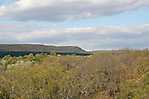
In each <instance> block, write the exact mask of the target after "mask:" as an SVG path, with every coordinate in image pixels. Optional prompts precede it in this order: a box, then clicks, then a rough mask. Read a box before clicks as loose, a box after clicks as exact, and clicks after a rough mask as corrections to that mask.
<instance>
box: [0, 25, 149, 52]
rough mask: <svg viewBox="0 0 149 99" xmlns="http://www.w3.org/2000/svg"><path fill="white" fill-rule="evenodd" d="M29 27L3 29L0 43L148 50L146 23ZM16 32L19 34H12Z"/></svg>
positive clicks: (0, 34)
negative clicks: (132, 24)
mask: <svg viewBox="0 0 149 99" xmlns="http://www.w3.org/2000/svg"><path fill="white" fill-rule="evenodd" d="M5 27H6V26H5ZM9 27H11V26H9ZM29 27H30V26H28V27H27V26H26V27H25V28H24V29H23V31H21V30H22V28H23V27H22V28H20V27H17V26H16V28H14V30H13V29H12V28H10V29H7V30H5V29H4V30H5V33H4V32H3V29H1V31H0V42H1V43H18V42H19V43H42V44H52V45H53V44H55V45H76V46H80V47H83V48H86V49H115V48H147V47H148V48H149V45H148V42H149V24H145V25H140V26H128V27H118V26H107V27H76V28H75V27H73V28H70V27H69V28H60V27H57V28H51V29H49V28H33V29H30V28H29ZM27 28H29V30H27ZM15 29H17V30H18V31H19V32H15ZM10 31H13V33H12V32H10Z"/></svg>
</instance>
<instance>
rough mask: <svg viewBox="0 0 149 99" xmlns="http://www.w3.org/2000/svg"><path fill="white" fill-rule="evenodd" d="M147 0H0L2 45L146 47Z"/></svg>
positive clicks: (148, 23) (93, 48)
mask: <svg viewBox="0 0 149 99" xmlns="http://www.w3.org/2000/svg"><path fill="white" fill-rule="evenodd" d="M148 42H149V0H0V43H1V44H16V43H17V44H48V45H61V46H62V45H64V46H79V47H82V48H84V49H86V50H100V49H121V48H133V49H140V48H141V49H142V48H149V44H148Z"/></svg>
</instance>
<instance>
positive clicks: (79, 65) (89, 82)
mask: <svg viewBox="0 0 149 99" xmlns="http://www.w3.org/2000/svg"><path fill="white" fill-rule="evenodd" d="M148 98H149V51H148V50H144V51H129V50H127V51H124V52H122V53H119V52H114V53H113V52H96V53H95V54H94V55H92V56H88V57H82V56H56V55H45V54H37V55H35V56H33V55H32V54H30V55H26V56H23V57H21V56H20V57H11V56H5V57H3V58H1V59H0V99H148Z"/></svg>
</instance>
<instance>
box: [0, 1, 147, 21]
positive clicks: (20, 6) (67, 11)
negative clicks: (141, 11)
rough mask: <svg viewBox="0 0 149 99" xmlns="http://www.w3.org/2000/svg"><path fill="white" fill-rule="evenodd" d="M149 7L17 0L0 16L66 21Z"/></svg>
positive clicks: (1, 10)
mask: <svg viewBox="0 0 149 99" xmlns="http://www.w3.org/2000/svg"><path fill="white" fill-rule="evenodd" d="M145 6H149V0H42V2H41V0H17V1H15V2H13V3H11V4H8V5H3V6H1V7H0V16H1V17H7V18H12V19H16V20H22V21H25V20H38V21H39V20H41V21H43V20H44V21H64V20H73V19H81V18H92V17H97V16H111V15H114V14H118V13H122V12H125V11H129V10H133V9H137V8H141V7H145Z"/></svg>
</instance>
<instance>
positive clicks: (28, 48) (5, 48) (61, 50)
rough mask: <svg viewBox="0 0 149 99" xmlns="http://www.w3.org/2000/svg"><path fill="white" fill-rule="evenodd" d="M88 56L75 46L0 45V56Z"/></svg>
mask: <svg viewBox="0 0 149 99" xmlns="http://www.w3.org/2000/svg"><path fill="white" fill-rule="evenodd" d="M52 52H55V53H57V54H71V55H72V54H75V55H89V54H90V53H88V52H87V51H85V50H83V49H81V48H80V47H76V46H46V45H39V44H0V56H4V55H5V54H6V55H7V54H10V55H11V54H18V53H20V54H21V53H24V54H28V53H33V54H34V53H52Z"/></svg>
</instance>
